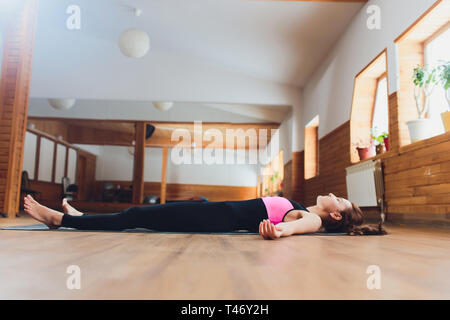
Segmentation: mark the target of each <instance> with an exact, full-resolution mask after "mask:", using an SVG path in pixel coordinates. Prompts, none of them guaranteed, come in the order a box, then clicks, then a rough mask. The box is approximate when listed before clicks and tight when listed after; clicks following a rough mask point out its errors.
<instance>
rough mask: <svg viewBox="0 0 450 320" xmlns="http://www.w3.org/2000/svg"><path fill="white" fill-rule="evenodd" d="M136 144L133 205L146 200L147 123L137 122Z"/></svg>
mask: <svg viewBox="0 0 450 320" xmlns="http://www.w3.org/2000/svg"><path fill="white" fill-rule="evenodd" d="M135 141H136V144H135V149H134V167H133V203H142V201H143V198H144V163H145V122H141V121H139V122H136V138H135Z"/></svg>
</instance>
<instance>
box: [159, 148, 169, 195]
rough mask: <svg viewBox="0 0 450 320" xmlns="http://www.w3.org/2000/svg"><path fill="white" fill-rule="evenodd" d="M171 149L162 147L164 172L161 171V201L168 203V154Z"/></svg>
mask: <svg viewBox="0 0 450 320" xmlns="http://www.w3.org/2000/svg"><path fill="white" fill-rule="evenodd" d="M168 153H169V151H168V148H167V147H163V149H162V172H161V197H160V202H161V203H162V204H163V203H166V177H167V158H168V157H167V155H168Z"/></svg>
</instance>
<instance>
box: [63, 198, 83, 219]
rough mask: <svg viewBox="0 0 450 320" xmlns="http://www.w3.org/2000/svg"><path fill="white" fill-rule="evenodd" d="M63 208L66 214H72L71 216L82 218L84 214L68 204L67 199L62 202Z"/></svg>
mask: <svg viewBox="0 0 450 320" xmlns="http://www.w3.org/2000/svg"><path fill="white" fill-rule="evenodd" d="M62 207H63V210H64V212H65V213H66V214H70V215H71V216H82V215H83V212H80V211H78V210H77V209H75V208H74V207H72V206H71V205H70V204H69V203H68V202H67V199H66V198H64V199H63V201H62Z"/></svg>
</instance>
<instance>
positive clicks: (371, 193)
mask: <svg viewBox="0 0 450 320" xmlns="http://www.w3.org/2000/svg"><path fill="white" fill-rule="evenodd" d="M345 170H346V171H347V175H346V182H347V196H348V200H350V201H351V202H354V203H355V204H357V205H358V206H359V207H380V208H381V219H382V221H383V222H384V218H385V214H384V184H383V167H382V165H381V160H380V159H377V160H369V161H364V162H362V163H358V164H355V165H353V166H351V167H348V168H346V169H345Z"/></svg>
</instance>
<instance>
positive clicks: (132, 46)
mask: <svg viewBox="0 0 450 320" xmlns="http://www.w3.org/2000/svg"><path fill="white" fill-rule="evenodd" d="M119 48H120V51H121V52H122V53H123V54H124V55H125V56H127V57H130V58H142V57H143V56H145V55H146V54H147V52H148V50H149V49H150V38H149V37H148V34H147V33H146V32H145V31H142V30H139V29H128V30H125V31H124V32H123V33H122V34H121V35H120V38H119Z"/></svg>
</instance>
